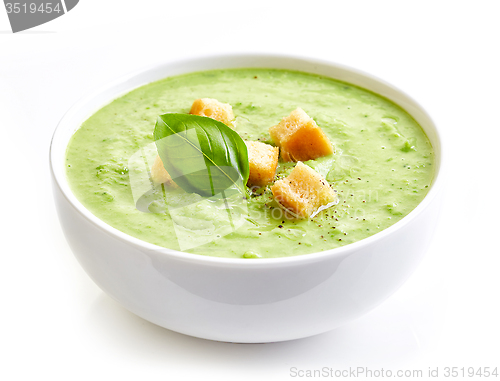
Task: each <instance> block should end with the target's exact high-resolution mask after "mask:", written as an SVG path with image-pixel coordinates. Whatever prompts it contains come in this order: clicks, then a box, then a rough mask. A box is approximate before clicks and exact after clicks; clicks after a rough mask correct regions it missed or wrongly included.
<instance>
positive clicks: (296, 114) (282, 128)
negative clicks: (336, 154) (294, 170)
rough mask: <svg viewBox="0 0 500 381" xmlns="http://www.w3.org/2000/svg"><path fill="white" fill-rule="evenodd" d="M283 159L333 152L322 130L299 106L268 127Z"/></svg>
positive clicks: (305, 157) (298, 158) (309, 158)
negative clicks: (277, 122)
mask: <svg viewBox="0 0 500 381" xmlns="http://www.w3.org/2000/svg"><path fill="white" fill-rule="evenodd" d="M269 134H270V135H271V138H272V139H273V141H274V143H275V144H276V145H277V146H278V147H280V149H281V158H282V159H283V161H307V160H312V159H317V158H318V157H321V156H326V155H330V154H331V153H333V146H332V143H330V140H328V137H327V136H326V135H325V133H324V132H323V130H322V129H321V128H320V127H318V125H317V124H316V122H315V121H314V120H313V119H312V118H310V117H309V115H307V114H306V113H305V111H304V110H302V109H301V108H300V107H299V108H297V109H296V110H294V111H292V113H291V114H290V115H289V116H287V117H285V118H283V119H282V120H281V122H279V124H277V125H276V126H273V127H271V128H270V129H269Z"/></svg>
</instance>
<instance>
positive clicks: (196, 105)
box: [189, 98, 234, 126]
mask: <svg viewBox="0 0 500 381" xmlns="http://www.w3.org/2000/svg"><path fill="white" fill-rule="evenodd" d="M189 113H190V114H193V115H200V116H207V117H209V118H212V119H215V120H218V121H219V122H222V123H224V124H226V125H228V126H231V121H232V120H233V119H234V114H233V108H232V107H231V105H230V104H228V103H222V102H219V101H218V100H217V99H211V98H202V99H197V100H195V101H194V102H193V105H192V106H191V111H189Z"/></svg>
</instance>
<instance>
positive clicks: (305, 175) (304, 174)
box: [271, 161, 337, 217]
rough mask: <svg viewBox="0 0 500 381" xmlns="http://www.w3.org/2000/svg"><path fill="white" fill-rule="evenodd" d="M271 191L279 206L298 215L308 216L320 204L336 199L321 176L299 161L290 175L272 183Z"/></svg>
mask: <svg viewBox="0 0 500 381" xmlns="http://www.w3.org/2000/svg"><path fill="white" fill-rule="evenodd" d="M271 191H272V192H273V195H274V198H275V199H276V201H278V202H279V203H280V205H281V206H283V207H284V208H285V209H286V210H288V211H291V212H292V213H293V214H294V215H296V216H298V217H309V216H310V215H311V214H313V213H315V212H316V211H317V210H318V208H319V207H320V206H322V205H326V204H329V203H331V202H335V201H336V200H337V194H336V193H335V191H334V190H333V189H332V188H331V187H330V185H329V184H328V182H327V181H326V180H325V179H324V178H323V176H321V175H320V174H319V173H318V172H316V171H315V170H314V169H312V168H311V167H309V166H307V165H305V164H303V163H301V162H300V161H299V162H298V163H297V165H296V166H295V168H294V169H293V170H292V172H291V173H290V175H288V176H287V177H285V178H283V179H281V180H278V181H276V183H274V185H273V186H272V187H271Z"/></svg>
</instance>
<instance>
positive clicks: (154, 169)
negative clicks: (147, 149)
mask: <svg viewBox="0 0 500 381" xmlns="http://www.w3.org/2000/svg"><path fill="white" fill-rule="evenodd" d="M151 180H153V183H154V184H155V185H158V184H165V185H166V186H167V187H169V188H179V186H178V185H177V184H176V183H175V182H174V181H173V180H172V178H171V177H170V175H169V174H168V172H167V170H166V169H165V167H164V166H163V162H162V161H161V159H160V156H158V155H157V156H156V158H155V161H154V163H153V165H152V166H151Z"/></svg>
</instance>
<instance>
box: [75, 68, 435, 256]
mask: <svg viewBox="0 0 500 381" xmlns="http://www.w3.org/2000/svg"><path fill="white" fill-rule="evenodd" d="M197 98H215V99H217V100H219V101H221V102H224V103H229V104H231V105H232V107H233V111H234V114H235V117H236V119H235V122H234V126H233V128H234V130H235V131H236V132H237V133H238V134H239V135H240V136H241V137H242V138H243V140H253V141H256V140H259V141H262V142H266V143H270V144H272V141H271V140H270V137H269V127H271V126H274V125H276V124H278V123H279V122H280V120H281V119H282V118H283V117H285V116H288V115H289V114H290V112H291V111H292V110H294V109H296V108H297V107H301V108H302V109H303V110H304V111H305V112H306V113H307V114H308V115H309V116H310V117H312V118H313V119H314V120H315V121H316V123H317V124H318V126H319V127H321V128H322V130H323V131H324V132H325V134H326V135H327V136H328V138H329V139H330V141H331V142H332V144H333V146H334V153H333V155H329V156H326V157H322V158H319V159H316V160H311V161H308V162H306V163H305V164H307V165H309V166H310V167H312V168H313V169H315V170H316V171H317V172H318V173H320V174H321V175H322V176H324V177H325V178H326V180H327V181H328V182H329V183H330V184H331V185H332V187H333V188H334V189H335V190H336V191H337V194H338V196H339V202H338V204H336V205H334V206H331V207H329V208H327V209H325V210H323V211H321V212H319V213H318V214H317V215H315V216H314V217H313V218H306V219H292V218H287V216H286V215H285V214H283V211H282V209H281V208H279V206H278V204H277V203H276V201H275V200H274V199H273V195H272V193H271V190H270V185H272V184H269V186H267V187H266V188H262V189H258V190H256V191H255V192H254V193H252V194H251V196H250V197H248V199H247V200H244V202H245V208H247V209H245V210H246V211H248V215H247V216H246V217H245V216H244V217H245V218H244V219H243V223H241V224H239V225H238V226H236V227H234V229H233V230H232V231H231V232H229V233H228V232H227V230H223V229H222V230H220V229H219V226H218V225H217V224H218V223H219V222H218V221H220V220H221V216H222V215H223V214H221V213H227V210H225V209H224V208H222V209H221V208H220V207H218V206H217V205H216V202H213V203H210V202H201V203H198V204H197V203H196V202H197V201H199V200H197V199H196V195H192V196H189V195H188V196H186V197H192V204H191V205H192V207H188V208H187V209H185V210H184V212H183V213H184V214H182V215H180V214H179V213H178V210H177V211H176V212H175V214H173V213H174V212H173V211H172V210H171V209H169V208H166V207H165V205H163V207H158V208H156V209H155V208H151V205H149V206H148V209H147V210H144V209H143V208H141V207H138V196H137V188H138V187H137V186H136V185H135V184H134V179H133V176H132V172H133V171H137V169H136V168H132V166H134V165H135V164H134V163H136V162H137V161H133V160H131V158H133V157H138V156H137V155H138V153H139V157H143V156H144V157H145V156H148V155H149V156H148V158H147V160H146V164H147V165H145V166H144V168H145V169H144V171H145V173H147V168H146V167H147V166H148V165H149V163H150V161H151V157H150V156H151V153H149V154H148V153H144V152H146V151H147V150H148V148H147V147H152V146H153V147H154V139H153V129H154V126H155V121H156V119H157V117H158V115H160V114H164V113H169V112H174V113H188V112H189V110H190V108H191V104H192V103H193V101H194V100H195V99H197ZM149 151H151V149H150V148H149ZM149 151H148V152H149ZM141 152H142V153H143V154H141ZM153 153H154V152H153ZM134 155H135V156H134ZM141 155H142V156H141ZM148 160H149V161H148ZM294 165H295V163H283V162H282V161H281V160H280V163H279V165H278V170H277V176H278V177H279V178H282V177H283V176H286V175H288V174H289V173H290V171H291V170H292V169H293V167H294ZM66 166H67V177H68V180H69V184H70V186H71V188H72V191H73V193H74V194H75V195H76V197H77V198H78V199H79V200H80V202H81V203H82V204H83V205H84V206H85V207H86V208H87V209H88V210H90V211H91V212H92V213H93V214H94V215H95V216H97V217H98V218H99V219H101V220H102V221H104V222H106V223H107V224H109V225H111V226H113V227H114V228H116V229H118V230H121V231H122V232H125V233H127V234H129V235H131V236H133V237H136V238H139V239H141V240H143V241H146V242H150V243H153V244H156V245H159V246H163V247H166V248H170V249H175V250H183V251H187V252H191V253H196V254H200V255H209V256H217V257H230V258H271V257H286V256H296V255H302V254H308V253H314V252H319V251H324V250H329V249H333V248H336V247H340V246H344V245H348V244H350V243H353V242H356V241H359V240H362V239H364V238H367V237H369V236H371V235H373V234H376V233H378V232H380V231H382V230H383V229H386V228H387V227H389V226H391V225H393V224H394V223H396V222H397V221H399V220H400V219H401V218H403V217H404V216H405V215H407V214H408V213H409V212H411V211H412V210H413V209H414V208H415V207H416V206H417V205H418V204H419V203H420V202H421V201H422V199H423V198H424V197H425V195H426V194H427V192H428V189H429V187H430V185H431V182H432V178H433V175H434V152H433V148H432V146H431V144H430V141H429V139H428V138H427V136H426V135H425V133H424V131H423V130H422V128H421V127H420V126H419V125H418V124H417V123H416V121H415V120H414V119H413V118H412V117H411V116H410V115H409V114H408V113H407V112H406V111H405V110H403V109H402V108H400V107H399V106H397V105H396V104H394V103H392V102H390V101H389V100H387V99H385V98H383V97H381V96H379V95H377V94H374V93H372V92H370V91H367V90H365V89H361V88H359V87H356V86H353V85H350V84H347V83H343V82H339V81H336V80H333V79H330V78H327V77H323V76H319V75H313V74H308V73H302V72H295V71H288V70H277V69H264V68H262V69H261V68H258V69H255V68H252V69H227V70H213V71H205V72H197V73H191V74H185V75H180V76H175V77H170V78H166V79H163V80H160V81H157V82H153V83H150V84H148V85H145V86H142V87H140V88H137V89H135V90H133V91H131V92H130V93H128V94H126V95H124V96H121V97H120V98H118V99H116V100H114V101H112V102H111V103H110V104H108V105H107V106H105V107H103V108H102V109H100V110H99V111H97V112H96V113H95V114H94V115H92V116H91V117H90V118H89V119H88V120H86V121H85V122H84V123H83V124H82V126H81V127H80V128H79V129H78V130H77V131H76V132H75V134H74V136H73V137H72V139H71V140H70V142H69V145H68V148H67V155H66ZM134 173H135V172H134ZM134 186H135V189H134ZM134 192H135V193H134ZM153 204H154V203H153ZM188 204H189V203H188ZM193 221H198V222H197V223H193ZM180 228H182V234H183V238H182V239H183V240H185V239H186V237H189V239H190V240H191V238H192V242H194V243H195V244H193V245H191V247H188V248H186V246H185V245H184V246H183V245H182V243H180V242H179V237H180V234H181V233H180V230H179V229H180ZM221 231H224V233H223V234H220V232H221ZM182 234H181V235H182Z"/></svg>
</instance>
